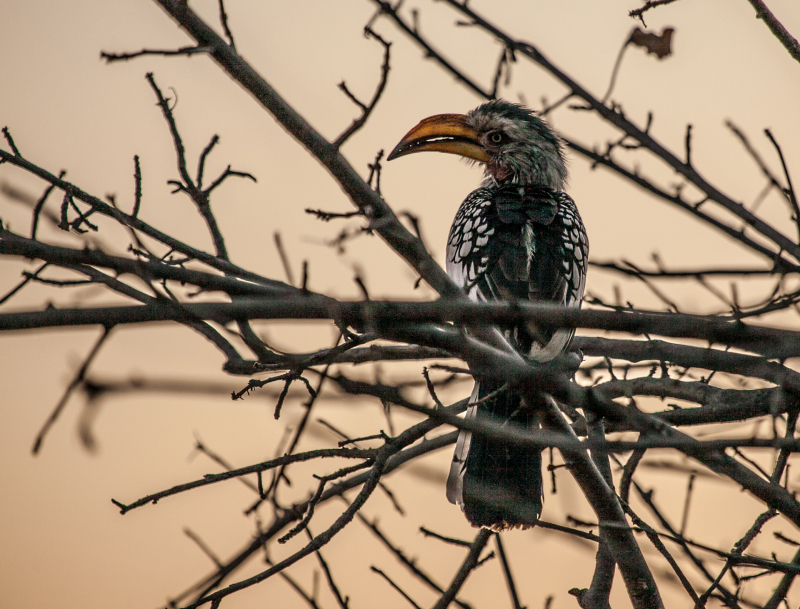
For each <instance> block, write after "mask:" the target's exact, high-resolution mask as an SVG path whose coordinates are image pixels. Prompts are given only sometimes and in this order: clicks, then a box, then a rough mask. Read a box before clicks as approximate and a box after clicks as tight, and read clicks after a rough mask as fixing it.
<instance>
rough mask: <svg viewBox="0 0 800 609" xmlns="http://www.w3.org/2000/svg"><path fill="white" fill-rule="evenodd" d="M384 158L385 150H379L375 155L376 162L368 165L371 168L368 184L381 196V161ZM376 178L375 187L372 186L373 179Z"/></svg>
mask: <svg viewBox="0 0 800 609" xmlns="http://www.w3.org/2000/svg"><path fill="white" fill-rule="evenodd" d="M382 158H383V150H382V149H381V150H378V154H376V155H375V161H374V162H373V163H370V164H368V165H367V167H368V168H369V176H368V177H367V184H369V185H370V186H371V187H372V188H373V190H374V191H375V192H377V193H378V194H381V159H382ZM373 177H374V178H375V186H374V187H373V186H372V178H373Z"/></svg>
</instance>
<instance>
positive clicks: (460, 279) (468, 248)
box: [446, 188, 495, 301]
mask: <svg viewBox="0 0 800 609" xmlns="http://www.w3.org/2000/svg"><path fill="white" fill-rule="evenodd" d="M492 196H493V193H492V191H491V190H489V189H488V188H479V189H478V190H475V191H473V192H472V193H470V195H469V196H468V197H467V198H466V199H465V200H464V202H463V203H462V204H461V207H459V208H458V212H457V213H456V217H455V219H454V220H453V224H452V226H451V227H450V236H449V237H448V239H447V263H446V269H447V274H448V275H449V276H450V278H451V279H452V280H453V281H454V282H455V283H456V285H457V286H458V287H460V288H461V289H463V290H464V291H465V292H466V293H467V294H468V295H469V297H470V298H471V299H472V300H476V301H481V300H487V298H486V296H485V295H484V294H482V293H479V291H478V289H479V287H478V282H479V281H480V279H481V278H482V277H483V276H484V275H485V274H486V269H487V266H488V264H489V250H490V248H489V243H490V241H491V240H492V238H493V236H494V234H495V226H494V224H495V218H494V216H495V214H494V212H493V205H494V203H493V201H492Z"/></svg>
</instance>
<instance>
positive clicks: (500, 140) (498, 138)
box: [488, 131, 508, 146]
mask: <svg viewBox="0 0 800 609" xmlns="http://www.w3.org/2000/svg"><path fill="white" fill-rule="evenodd" d="M488 139H489V142H490V143H491V144H494V145H495V146H497V145H500V144H504V143H505V142H506V141H508V136H506V134H505V133H503V132H502V131H490V132H489V136H488Z"/></svg>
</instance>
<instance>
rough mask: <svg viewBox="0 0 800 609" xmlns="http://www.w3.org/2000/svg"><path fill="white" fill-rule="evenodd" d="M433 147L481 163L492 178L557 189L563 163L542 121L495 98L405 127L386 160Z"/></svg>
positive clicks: (552, 135) (557, 141) (559, 149)
mask: <svg viewBox="0 0 800 609" xmlns="http://www.w3.org/2000/svg"><path fill="white" fill-rule="evenodd" d="M423 150H434V151H438V152H448V153H450V154H457V155H460V156H462V157H464V158H467V159H471V160H473V161H478V162H480V163H483V164H484V167H485V171H486V177H487V180H488V181H490V182H493V183H496V184H501V183H508V182H513V183H519V184H537V185H542V186H546V187H548V188H552V189H554V190H563V188H564V182H565V181H566V179H567V167H566V163H565V160H564V154H563V151H562V147H561V140H560V139H559V138H558V136H557V135H556V134H555V133H554V132H553V131H552V130H551V129H550V127H549V126H548V125H547V123H546V122H545V121H544V120H543V119H542V118H540V117H539V116H537V115H536V114H535V113H534V112H533V111H532V110H529V109H527V108H525V107H523V106H520V105H518V104H512V103H511V102H507V101H504V100H501V99H496V100H492V101H490V102H487V103H485V104H483V105H481V106H478V107H477V108H475V109H474V110H472V111H471V112H469V113H468V114H438V115H436V116H431V117H430V118H426V119H425V120H423V121H422V122H421V123H420V124H419V125H417V126H416V127H414V128H413V129H412V130H411V131H409V132H408V133H407V134H406V136H405V137H404V138H403V139H402V140H401V141H400V143H399V144H397V146H396V147H395V149H394V150H392V152H391V153H390V154H389V156H388V157H387V160H389V161H391V160H392V159H396V158H398V157H401V156H404V155H406V154H411V153H412V152H421V151H423Z"/></svg>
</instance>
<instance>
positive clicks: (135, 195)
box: [131, 154, 142, 219]
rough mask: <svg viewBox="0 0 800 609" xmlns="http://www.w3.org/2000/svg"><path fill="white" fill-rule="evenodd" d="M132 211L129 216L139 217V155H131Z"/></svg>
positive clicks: (140, 170) (140, 202)
mask: <svg viewBox="0 0 800 609" xmlns="http://www.w3.org/2000/svg"><path fill="white" fill-rule="evenodd" d="M133 180H134V191H133V211H132V212H131V217H132V218H134V219H137V218H138V217H139V208H140V207H141V205H142V169H141V167H140V166H139V155H138V154H137V155H134V157H133Z"/></svg>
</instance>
